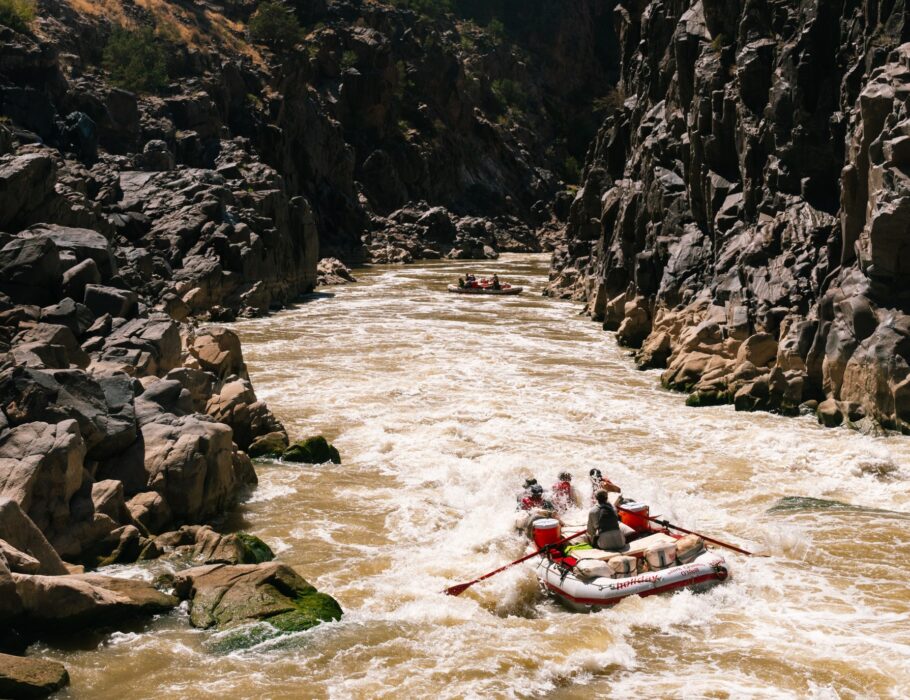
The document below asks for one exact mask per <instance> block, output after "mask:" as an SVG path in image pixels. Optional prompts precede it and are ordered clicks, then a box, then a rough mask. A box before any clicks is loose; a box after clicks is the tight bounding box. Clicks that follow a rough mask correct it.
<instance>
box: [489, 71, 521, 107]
mask: <svg viewBox="0 0 910 700" xmlns="http://www.w3.org/2000/svg"><path fill="white" fill-rule="evenodd" d="M490 89H491V90H492V91H493V94H494V95H495V96H496V99H497V100H498V101H499V104H500V105H501V106H502V107H503V108H504V109H505V108H511V109H516V110H518V111H524V110H525V109H526V108H527V106H528V95H527V93H526V92H525V90H524V87H522V85H521V83H519V82H518V81H517V80H511V79H510V78H502V79H499V80H494V81H493V83H492V85H491V86H490Z"/></svg>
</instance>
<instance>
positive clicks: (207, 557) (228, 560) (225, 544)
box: [155, 525, 275, 564]
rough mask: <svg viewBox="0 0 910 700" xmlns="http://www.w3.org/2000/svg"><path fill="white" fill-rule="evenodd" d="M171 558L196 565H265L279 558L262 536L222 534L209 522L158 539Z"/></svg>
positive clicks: (242, 533) (156, 541) (169, 533)
mask: <svg viewBox="0 0 910 700" xmlns="http://www.w3.org/2000/svg"><path fill="white" fill-rule="evenodd" d="M155 543H156V545H158V547H160V548H161V549H162V550H165V549H170V550H173V552H172V553H171V554H170V555H168V556H169V558H172V559H177V560H179V561H181V562H192V563H194V564H262V563H265V562H268V561H272V560H273V559H274V558H275V554H274V552H272V550H271V548H270V547H269V546H268V545H267V544H266V543H265V542H263V541H262V540H261V539H259V538H258V537H256V536H254V535H250V534H247V533H245V532H235V533H231V534H227V535H222V534H221V533H219V532H215V531H214V530H213V529H212V528H211V527H209V526H208V525H190V526H184V527H182V528H180V530H178V531H176V532H167V533H165V534H163V535H159V536H158V537H157V538H156V539H155Z"/></svg>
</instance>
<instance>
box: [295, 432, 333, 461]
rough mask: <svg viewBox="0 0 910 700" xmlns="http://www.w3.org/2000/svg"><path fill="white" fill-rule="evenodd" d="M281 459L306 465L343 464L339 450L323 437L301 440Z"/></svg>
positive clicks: (317, 436)
mask: <svg viewBox="0 0 910 700" xmlns="http://www.w3.org/2000/svg"><path fill="white" fill-rule="evenodd" d="M281 458H282V459H283V460H284V461H286V462H303V463H306V464H325V463H326V462H331V463H332V464H341V455H340V454H339V453H338V450H337V449H335V447H334V446H333V445H331V444H329V442H328V441H327V440H326V439H325V438H324V437H323V436H322V435H316V436H315V437H310V438H307V439H306V440H300V441H299V442H295V443H294V444H293V445H291V446H290V447H288V449H286V450H285V451H284V452H283V453H282V455H281Z"/></svg>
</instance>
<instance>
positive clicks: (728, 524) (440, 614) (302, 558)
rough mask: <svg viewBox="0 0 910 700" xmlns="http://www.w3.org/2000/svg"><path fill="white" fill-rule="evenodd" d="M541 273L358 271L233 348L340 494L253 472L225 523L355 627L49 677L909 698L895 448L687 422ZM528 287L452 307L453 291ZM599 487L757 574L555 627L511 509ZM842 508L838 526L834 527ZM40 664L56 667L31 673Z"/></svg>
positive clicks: (195, 647)
mask: <svg viewBox="0 0 910 700" xmlns="http://www.w3.org/2000/svg"><path fill="white" fill-rule="evenodd" d="M546 265H547V261H546V258H545V257H543V256H505V257H504V258H503V259H502V260H500V261H498V262H496V263H489V264H486V265H484V266H483V268H482V267H481V265H479V264H478V263H476V262H472V263H463V262H439V263H429V264H426V265H421V266H413V267H375V268H371V269H369V270H362V271H359V273H358V274H357V277H358V279H359V280H360V282H359V283H358V284H356V285H351V286H348V287H340V288H335V289H333V293H334V296H333V297H322V298H316V299H314V300H312V301H310V302H309V303H306V304H302V305H300V306H299V307H298V308H295V309H293V310H289V311H285V312H282V313H279V314H276V315H275V316H272V317H269V318H265V319H257V320H253V321H245V322H243V323H240V324H237V326H236V327H237V329H238V331H239V332H240V333H241V336H242V338H243V342H244V348H245V353H246V359H247V362H248V364H249V366H250V372H251V374H252V377H253V380H254V383H255V385H256V389H257V391H258V393H259V395H260V397H262V398H264V399H266V400H267V401H268V402H269V403H270V405H271V407H272V409H273V410H274V411H275V412H276V413H277V414H278V415H279V417H280V418H281V419H282V420H283V421H284V422H285V425H286V426H287V427H288V430H289V432H290V433H291V435H292V436H299V437H304V436H307V435H311V434H315V433H323V434H325V435H326V436H327V437H328V438H329V439H330V440H332V441H333V442H334V443H335V444H336V445H337V446H338V448H339V449H340V450H341V453H342V459H343V465H342V466H319V467H311V466H291V465H281V464H275V463H265V464H260V465H259V466H258V471H259V475H260V480H261V484H260V486H259V488H258V490H257V491H256V492H255V493H254V494H253V495H252V497H251V498H250V499H249V501H248V502H247V503H246V504H245V505H244V506H243V507H242V508H241V509H240V512H239V513H238V514H237V515H236V519H237V520H238V521H239V522H242V523H244V524H245V525H244V526H245V527H247V528H248V529H250V530H251V531H252V532H254V533H255V534H257V535H259V536H260V537H262V538H264V539H265V540H266V541H267V542H268V543H269V544H270V545H271V546H272V548H273V549H275V551H277V552H278V553H279V554H280V556H281V558H282V559H283V560H284V561H286V562H288V563H290V564H292V565H294V566H295V567H297V568H298V570H299V571H300V572H301V573H302V574H303V575H304V576H306V577H307V578H308V579H310V580H311V581H312V582H313V583H314V584H316V585H317V586H318V587H319V588H321V589H322V590H325V591H326V592H328V593H331V594H332V595H334V596H335V597H337V598H338V600H339V601H340V602H341V604H342V606H343V607H344V609H345V611H346V616H345V617H344V619H343V620H341V621H340V622H337V623H333V624H329V625H323V626H321V627H319V628H317V629H315V630H311V631H309V632H306V633H302V634H297V635H291V636H287V637H283V638H280V639H277V640H276V639H272V640H269V641H266V642H263V643H262V644H260V645H258V646H255V647H253V648H252V649H248V650H245V651H235V652H232V653H229V654H219V653H214V652H212V651H210V650H211V649H213V648H217V643H216V642H217V638H213V634H212V633H210V632H204V631H198V630H192V629H191V628H189V627H188V624H187V622H186V619H185V618H186V612H185V611H178V612H176V613H174V614H171V615H168V616H164V617H162V618H160V619H158V620H156V621H154V622H152V623H150V624H148V625H147V626H145V627H144V628H143V629H140V630H138V631H132V632H130V633H128V634H116V635H112V636H109V637H107V638H105V640H104V641H103V642H102V643H101V645H100V646H99V649H98V650H96V651H93V652H89V653H86V652H82V651H63V650H50V651H49V654H50V655H51V656H54V657H56V658H59V659H60V660H62V661H64V662H65V663H66V664H67V665H68V667H69V669H70V672H71V675H72V676H73V687H72V689H71V690H70V691H68V692H69V696H71V697H92V698H118V699H119V698H122V697H124V696H129V697H130V698H131V700H139V699H140V698H152V697H161V696H167V697H193V698H200V699H201V698H208V697H212V698H214V697H219V698H220V697H267V698H300V697H327V698H349V697H354V698H372V697H442V698H465V697H476V698H480V697H484V698H486V697H542V696H547V697H556V698H588V697H592V696H594V697H598V696H601V697H602V696H612V697H626V698H632V697H636V698H638V697H683V698H689V697H691V698H702V697H743V696H747V697H767V698H791V697H794V696H802V697H817V698H852V697H870V696H880V697H905V696H908V695H910V631H908V630H910V625H908V613H910V596H908V594H907V587H906V579H907V574H908V568H910V566H908V564H907V562H908V560H910V542H908V540H907V538H906V537H905V536H904V534H903V533H902V532H901V531H900V530H899V529H898V528H899V527H900V526H901V525H902V523H903V520H904V517H905V515H904V514H906V513H908V512H910V494H908V490H907V488H906V485H905V484H906V479H907V476H908V470H907V464H908V456H910V441H908V440H907V439H905V438H900V437H892V438H886V439H874V438H867V437H862V436H860V435H858V434H855V433H849V432H846V431H843V430H825V429H822V428H819V427H818V426H817V425H816V424H815V423H814V421H813V420H812V419H811V418H800V419H790V418H780V417H777V416H772V415H768V414H738V413H735V412H734V411H733V409H732V408H731V407H715V408H705V409H688V408H685V407H684V405H683V404H684V398H683V397H682V396H681V395H677V394H671V393H668V392H665V391H664V390H662V389H661V388H660V386H659V382H658V373H655V372H647V373H642V372H637V371H636V370H635V369H634V368H633V366H632V364H631V363H630V361H629V360H628V358H627V357H626V351H624V350H623V349H620V348H618V347H617V346H616V345H615V342H614V340H613V338H612V335H610V334H607V333H604V332H602V331H601V330H600V329H599V327H598V326H597V324H594V323H591V322H590V321H589V320H586V319H584V318H582V317H580V316H578V308H577V307H576V306H574V305H572V304H568V303H564V302H558V301H554V300H550V299H545V298H543V297H541V296H540V291H541V290H542V287H543V284H544V283H545V281H546ZM494 269H495V270H496V271H498V272H499V273H500V276H501V277H503V278H504V279H506V280H508V281H510V282H512V283H515V284H521V285H525V286H526V287H530V290H529V291H526V293H525V294H523V295H522V296H519V297H509V298H505V297H499V298H483V297H480V298H478V297H466V296H458V295H451V294H447V293H446V292H445V291H444V290H445V285H446V284H447V283H448V282H450V281H451V280H453V279H454V278H456V277H457V276H458V275H460V274H465V273H466V272H468V271H474V272H477V273H487V272H492V271H494ZM592 466H598V467H601V468H602V469H603V470H604V473H605V474H607V475H609V476H610V477H611V478H612V479H613V480H615V481H617V482H619V483H620V484H622V485H623V487H624V490H625V491H626V493H627V494H629V495H632V496H635V497H637V498H640V499H642V500H646V501H648V502H650V503H651V504H652V509H651V510H652V513H654V514H660V515H661V516H662V517H665V518H668V519H670V520H671V521H676V522H679V523H680V524H683V525H685V526H687V527H690V528H692V529H696V530H703V531H705V532H708V533H712V534H714V535H715V536H718V537H720V538H721V539H730V540H731V541H733V542H735V543H737V544H741V545H743V546H745V547H747V548H749V549H758V550H763V551H767V552H770V553H771V554H772V556H771V557H769V558H756V559H748V558H745V557H742V556H739V555H736V554H729V561H730V562H731V565H732V569H733V579H732V580H731V581H730V582H728V583H727V584H725V585H722V586H718V587H716V588H714V589H713V590H712V591H710V592H709V593H706V594H704V595H693V594H691V593H681V594H678V595H674V596H670V597H652V598H647V599H629V600H626V601H624V602H622V603H621V604H620V605H619V606H617V607H616V608H614V609H612V610H608V611H603V612H600V613H597V614H592V615H578V614H573V613H570V612H567V611H566V610H564V609H562V608H560V607H559V606H557V605H555V604H554V603H552V602H550V601H549V600H547V599H546V598H544V597H542V596H541V594H540V593H539V591H538V588H537V585H536V582H535V580H534V577H533V573H532V569H531V568H524V567H522V566H518V567H513V568H512V569H510V570H508V571H507V572H505V573H503V574H501V575H499V576H497V577H494V578H493V579H490V580H489V581H485V582H484V583H482V584H478V585H476V586H474V587H472V588H471V589H470V590H469V591H468V592H467V593H465V594H463V595H462V596H461V597H459V598H451V597H447V596H443V595H440V591H441V590H442V589H443V588H445V587H446V586H448V585H451V584H453V583H457V582H462V581H467V580H470V579H472V578H474V577H475V576H477V575H479V574H481V573H483V572H485V571H488V570H491V569H493V568H496V567H497V566H499V565H501V564H503V563H505V562H507V561H510V560H512V559H514V558H517V557H518V556H519V555H520V554H521V553H522V551H523V544H522V542H521V541H520V540H519V539H518V538H516V537H514V536H513V535H512V534H511V531H510V526H511V522H512V518H513V512H512V508H513V507H514V493H515V489H516V487H517V486H518V485H519V484H520V483H521V481H522V480H523V478H524V477H525V476H526V475H531V474H533V475H535V476H536V477H537V478H538V479H539V480H540V481H541V482H542V483H544V484H549V483H551V482H552V481H554V480H555V477H556V474H557V472H558V471H560V470H562V469H568V470H569V471H571V472H572V473H573V475H574V476H575V479H576V483H580V484H583V483H584V481H585V476H586V474H587V471H588V469H589V468H590V467H592ZM845 504H846V505H845ZM40 651H42V652H44V651H45V650H44V649H42V650H40Z"/></svg>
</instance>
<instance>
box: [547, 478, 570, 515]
mask: <svg viewBox="0 0 910 700" xmlns="http://www.w3.org/2000/svg"><path fill="white" fill-rule="evenodd" d="M552 490H553V504H554V505H555V506H556V507H557V508H559V509H560V510H566V509H567V508H568V507H569V505H570V504H571V503H572V484H571V483H570V482H568V481H557V482H556V483H555V484H553V489H552Z"/></svg>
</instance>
